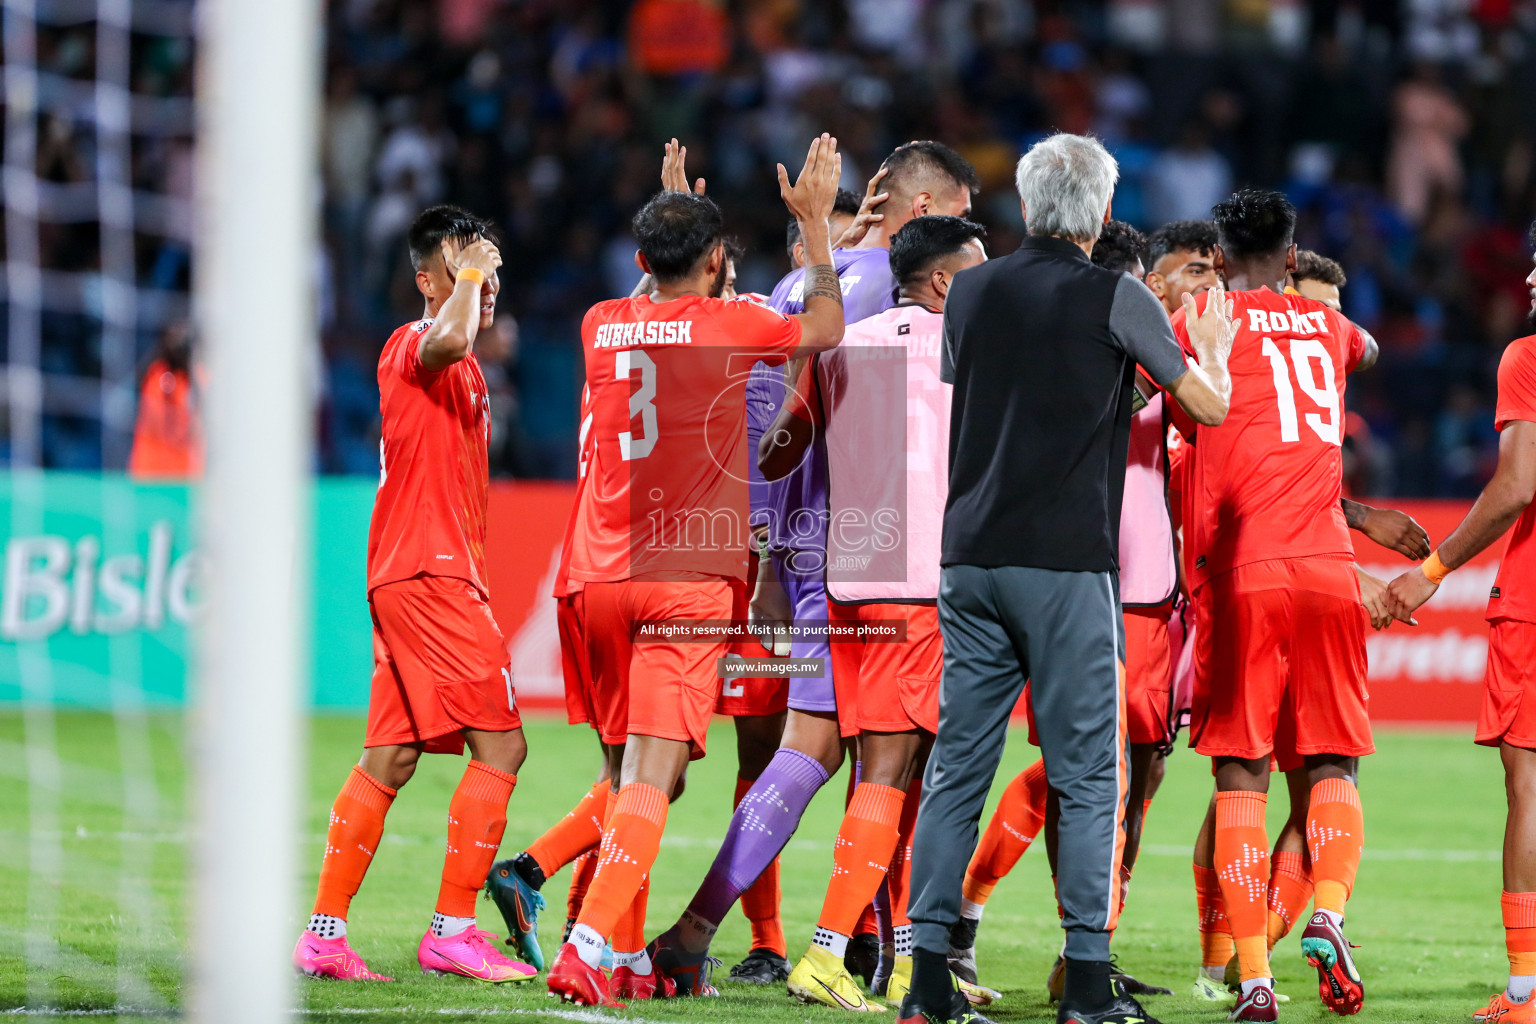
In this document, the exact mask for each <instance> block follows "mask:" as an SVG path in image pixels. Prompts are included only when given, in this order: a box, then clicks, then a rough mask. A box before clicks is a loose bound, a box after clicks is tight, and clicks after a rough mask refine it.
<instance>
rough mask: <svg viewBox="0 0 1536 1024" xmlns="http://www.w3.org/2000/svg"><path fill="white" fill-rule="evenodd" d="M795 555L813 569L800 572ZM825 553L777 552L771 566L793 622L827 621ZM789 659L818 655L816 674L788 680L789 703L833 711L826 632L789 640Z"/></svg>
mask: <svg viewBox="0 0 1536 1024" xmlns="http://www.w3.org/2000/svg"><path fill="white" fill-rule="evenodd" d="M796 555H798V561H799V562H800V563H801V564H802V565H804V564H805V563H808V562H815V565H816V568H815V571H814V572H799V571H797V570H796V569H795V567H794V565H793V564H791V563H792V562H793V561H795V560H796V559H795V556H796ZM824 561H825V556H824V555H822V554H821V552H819V551H801V552H793V551H789V552H776V553H775V554H774V556H773V566H774V569H775V570H776V571H777V572H778V576H779V582H780V583H781V584H782V585H783V587H784V593H785V595H786V596H787V597H788V598H789V604H790V607H791V608H793V609H794V613H795V621H796V622H804V623H812V622H814V623H817V624H819V625H825V624H826V621H827V585H826V579H825V567H824V566H823V564H822V563H823V562H824ZM789 655H790V657H792V658H820V659H821V674H820V675H819V676H792V677H791V678H790V680H789V706H790V707H792V708H794V709H795V710H796V711H836V710H837V693H836V691H834V690H833V688H832V651H831V649H830V648H829V647H828V646H827V639H826V634H825V633H823V632H821V631H820V630H818V631H817V635H816V636H815V637H814V638H812V639H808V640H800V639H792V640H791V641H790V644H789Z"/></svg>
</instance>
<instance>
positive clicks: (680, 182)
mask: <svg viewBox="0 0 1536 1024" xmlns="http://www.w3.org/2000/svg"><path fill="white" fill-rule="evenodd" d="M687 161H688V147H687V146H683V145H679V144H678V141H677V140H676V139H672V140H671V141H670V142H668V143H667V144H666V147H665V153H664V155H663V156H662V158H661V190H662V191H663V192H687V191H688V171H687V169H686V164H687ZM693 192H694V194H695V195H703V194H704V179H703V178H700V179H699V180H698V181H696V182H694V183H693Z"/></svg>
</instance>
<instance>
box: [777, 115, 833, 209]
mask: <svg viewBox="0 0 1536 1024" xmlns="http://www.w3.org/2000/svg"><path fill="white" fill-rule="evenodd" d="M842 173H843V158H842V155H841V154H840V153H838V151H837V140H836V139H834V138H833V137H832V136H830V135H828V134H827V133H826V132H822V134H821V135H820V136H819V137H817V138H816V139H815V140H813V141H812V142H811V148H810V149H809V150H808V151H807V152H806V154H805V166H804V167H802V168H800V176H799V177H798V178H797V179H796V180H795V183H794V184H793V185H791V184H790V183H789V172H788V171H786V170H785V169H784V165H783V164H779V165H778V174H779V197H780V198H781V199H783V200H784V205H785V206H786V207H788V208H789V212H790V215H791V216H793V217H794V218H795V219H796V220H797V221H799V222H800V223H802V224H808V223H817V222H820V223H823V224H824V223H826V220H827V218H828V217H830V216H832V206H833V204H834V203H836V201H837V183H838V181H839V179H840V178H841V177H842Z"/></svg>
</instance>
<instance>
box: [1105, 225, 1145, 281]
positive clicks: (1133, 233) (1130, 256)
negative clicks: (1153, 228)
mask: <svg viewBox="0 0 1536 1024" xmlns="http://www.w3.org/2000/svg"><path fill="white" fill-rule="evenodd" d="M1146 258H1147V236H1146V235H1144V234H1142V233H1141V232H1140V231H1137V230H1136V229H1135V228H1133V227H1131V226H1130V225H1129V224H1127V223H1126V222H1125V221H1123V220H1112V221H1109V222H1107V223H1106V224H1105V225H1104V228H1103V230H1101V231H1100V232H1099V240H1098V241H1097V242H1095V243H1094V244H1093V262H1094V265H1095V266H1100V267H1103V268H1104V269H1105V270H1119V271H1122V272H1124V273H1127V274H1134V273H1135V272H1136V265H1137V264H1138V263H1142V264H1143V266H1145V264H1144V262H1143V261H1145V260H1146Z"/></svg>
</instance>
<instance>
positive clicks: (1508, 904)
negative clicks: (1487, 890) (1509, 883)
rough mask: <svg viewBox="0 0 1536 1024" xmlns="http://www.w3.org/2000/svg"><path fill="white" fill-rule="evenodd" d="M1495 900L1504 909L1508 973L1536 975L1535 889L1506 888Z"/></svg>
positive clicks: (1513, 974) (1522, 976)
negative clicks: (1519, 890)
mask: <svg viewBox="0 0 1536 1024" xmlns="http://www.w3.org/2000/svg"><path fill="white" fill-rule="evenodd" d="M1499 904H1500V906H1501V907H1502V908H1503V910H1504V947H1505V949H1506V950H1508V952H1509V973H1510V976H1511V977H1515V978H1529V977H1531V976H1532V975H1536V892H1506V893H1504V894H1503V895H1502V896H1500V897H1499Z"/></svg>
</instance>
